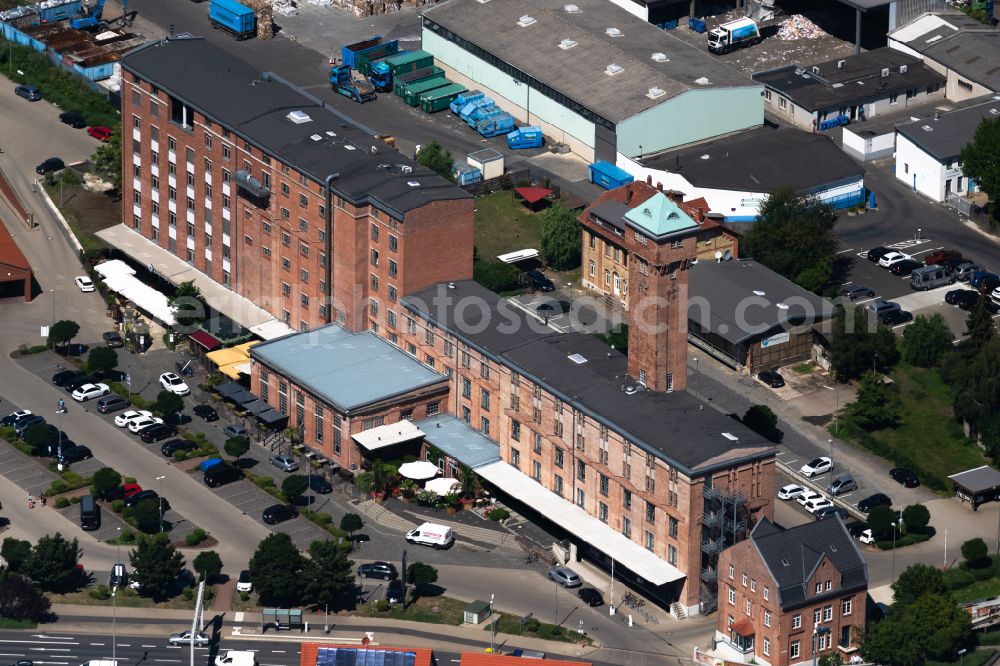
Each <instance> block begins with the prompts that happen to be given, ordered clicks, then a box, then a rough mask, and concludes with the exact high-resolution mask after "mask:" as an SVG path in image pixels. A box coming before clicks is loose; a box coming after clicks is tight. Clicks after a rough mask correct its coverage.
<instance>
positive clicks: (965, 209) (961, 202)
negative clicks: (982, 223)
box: [945, 192, 975, 217]
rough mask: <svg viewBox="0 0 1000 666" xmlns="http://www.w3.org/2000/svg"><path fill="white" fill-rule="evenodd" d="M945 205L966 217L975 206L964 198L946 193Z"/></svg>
mask: <svg viewBox="0 0 1000 666" xmlns="http://www.w3.org/2000/svg"><path fill="white" fill-rule="evenodd" d="M945 203H947V204H948V205H949V206H951V207H952V208H954V209H955V210H957V211H958V212H959V213H961V214H962V215H965V216H967V217H968V216H971V215H972V209H973V208H975V204H973V203H972V202H971V201H969V200H968V199H966V198H965V197H963V196H959V195H958V194H955V193H954V192H949V193H948V196H947V197H946V198H945Z"/></svg>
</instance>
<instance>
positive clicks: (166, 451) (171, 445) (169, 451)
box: [160, 438, 198, 458]
mask: <svg viewBox="0 0 1000 666" xmlns="http://www.w3.org/2000/svg"><path fill="white" fill-rule="evenodd" d="M197 448H198V445H197V444H195V443H194V442H192V441H189V440H186V439H180V438H177V439H168V440H167V441H165V442H163V444H161V445H160V453H162V454H163V455H165V456H167V457H168V458H169V457H173V455H174V454H175V453H177V452H178V451H184V452H185V453H187V452H189V451H194V450H195V449H197Z"/></svg>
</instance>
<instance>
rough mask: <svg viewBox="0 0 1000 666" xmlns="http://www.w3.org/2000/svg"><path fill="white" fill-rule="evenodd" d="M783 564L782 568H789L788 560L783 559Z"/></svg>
mask: <svg viewBox="0 0 1000 666" xmlns="http://www.w3.org/2000/svg"><path fill="white" fill-rule="evenodd" d="M781 564H782V566H786V567H787V566H788V560H786V559H785V558H781Z"/></svg>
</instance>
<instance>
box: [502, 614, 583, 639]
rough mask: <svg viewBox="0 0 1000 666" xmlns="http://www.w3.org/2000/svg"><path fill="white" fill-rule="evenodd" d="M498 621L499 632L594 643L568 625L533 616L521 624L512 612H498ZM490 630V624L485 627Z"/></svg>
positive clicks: (519, 619)
mask: <svg viewBox="0 0 1000 666" xmlns="http://www.w3.org/2000/svg"><path fill="white" fill-rule="evenodd" d="M498 615H499V621H498V622H497V633H498V634H513V635H515V636H530V637H531V638H541V639H544V640H547V641H560V642H562V643H586V644H587V645H590V644H592V642H593V641H591V640H590V639H589V638H587V637H586V636H583V635H581V634H580V633H578V632H577V631H576V630H574V629H572V628H567V627H557V626H555V625H554V624H547V623H545V622H539V621H538V620H537V619H535V618H532V619H531V620H529V621H528V622H527V623H526V624H524V625H522V624H521V618H520V617H518V616H517V615H511V614H510V613H498ZM484 629H486V630H487V631H489V630H490V625H489V623H487V625H486V626H485V627H484Z"/></svg>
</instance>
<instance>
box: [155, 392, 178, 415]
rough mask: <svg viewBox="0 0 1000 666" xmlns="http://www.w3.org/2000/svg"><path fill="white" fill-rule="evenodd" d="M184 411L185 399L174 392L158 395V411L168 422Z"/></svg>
mask: <svg viewBox="0 0 1000 666" xmlns="http://www.w3.org/2000/svg"><path fill="white" fill-rule="evenodd" d="M183 410H184V399H183V398H181V397H180V396H179V395H177V394H176V393H174V392H173V391H166V390H163V391H160V392H159V393H157V394H156V411H158V412H159V413H160V414H162V415H163V418H164V419H165V420H166V421H167V422H170V419H171V418H173V417H174V416H175V415H176V414H177V413H178V412H181V411H183Z"/></svg>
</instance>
